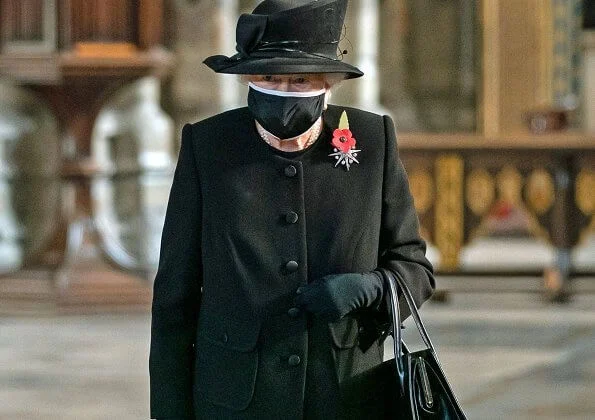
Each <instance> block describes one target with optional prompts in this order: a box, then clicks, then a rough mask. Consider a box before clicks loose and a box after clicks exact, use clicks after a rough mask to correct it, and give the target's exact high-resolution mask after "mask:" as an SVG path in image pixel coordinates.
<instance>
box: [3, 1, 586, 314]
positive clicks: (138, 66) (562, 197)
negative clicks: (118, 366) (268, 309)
mask: <svg viewBox="0 0 595 420" xmlns="http://www.w3.org/2000/svg"><path fill="white" fill-rule="evenodd" d="M256 3H257V2H256ZM587 3H588V2H586V3H585V4H587ZM254 4H255V2H254V1H250V0H219V1H215V0H212V1H188V0H186V1H182V0H178V1H162V0H151V1H149V0H144V1H140V2H131V1H126V0H109V1H99V0H97V1H74V0H73V1H63V0H26V1H20V0H19V1H17V0H3V1H2V2H1V5H2V32H1V33H2V38H1V44H0V48H1V50H0V51H1V55H0V74H1V75H2V79H0V80H1V83H2V89H1V93H0V102H1V103H2V107H1V108H0V109H1V110H0V151H1V153H0V162H1V168H2V169H1V172H0V208H1V209H2V212H1V213H0V232H1V235H0V272H2V273H3V274H2V275H3V277H2V279H1V280H0V299H1V300H6V301H11V300H14V299H16V300H17V301H18V304H19V306H20V305H21V304H23V302H27V303H31V304H32V305H37V302H38V301H39V300H42V301H43V300H44V299H46V301H45V303H46V304H49V305H50V306H51V305H54V304H56V305H57V307H60V306H61V305H62V306H68V305H77V304H79V305H80V304H83V305H85V304H90V303H93V304H95V303H97V304H100V303H101V302H102V301H105V303H109V304H116V305H119V304H121V303H122V304H126V305H130V304H139V305H141V306H146V304H147V302H148V301H149V300H150V290H148V287H147V286H148V285H149V284H150V281H151V278H152V276H153V274H154V271H155V269H156V266H157V260H158V254H159V240H160V234H161V227H162V223H163V218H164V213H165V208H166V204H167V196H168V192H169V186H170V182H171V177H172V173H173V168H174V166H175V161H176V156H177V147H178V142H179V133H180V127H181V126H182V125H183V124H184V123H185V122H189V121H190V122H191V121H196V120H198V119H200V118H203V117H205V116H208V115H212V114H214V113H217V112H219V111H221V110H224V109H229V108H231V107H236V106H243V105H244V103H245V99H244V97H245V89H246V88H245V86H244V85H242V84H241V83H240V82H239V81H238V79H237V78H236V77H234V76H221V75H216V74H214V73H212V72H210V71H209V69H208V68H206V66H204V65H203V64H202V63H201V61H202V60H203V58H204V57H206V56H208V55H210V54H214V53H216V52H222V51H223V52H227V53H232V52H233V50H234V46H235V33H234V31H233V30H230V29H229V28H233V27H234V25H235V21H236V19H237V17H238V16H239V14H241V13H245V12H249V11H250V10H251V9H252V8H253V7H254ZM586 8H587V7H585V9H586ZM583 13H584V11H583V2H582V1H579V0H515V1H510V0H484V1H481V2H477V1H474V0H451V1H434V0H417V1H407V0H393V1H377V0H358V1H352V2H351V5H350V9H349V14H348V16H347V19H346V31H345V34H344V38H343V39H342V41H341V45H340V47H341V49H344V50H346V52H347V54H345V59H346V60H348V61H350V62H352V63H354V64H356V65H358V66H359V67H360V68H362V69H363V71H364V72H365V73H366V77H364V78H362V79H359V80H356V81H350V82H348V83H344V84H342V85H340V86H339V87H338V88H337V89H336V90H335V92H334V93H333V98H332V101H334V102H336V103H342V104H347V105H354V106H358V107H361V108H364V109H368V110H372V111H375V112H379V113H387V114H390V115H392V116H393V117H394V118H395V121H396V125H397V129H398V132H399V147H400V150H401V157H402V159H403V161H404V163H405V166H406V169H407V171H408V174H409V177H410V183H411V187H412V191H413V193H414V196H415V204H416V208H417V210H418V213H419V216H420V221H421V224H422V232H423V236H424V237H425V239H426V240H427V241H428V244H429V255H430V257H431V260H432V262H433V263H434V264H435V266H436V267H437V269H438V271H439V272H441V273H470V274H476V273H503V274H507V273H519V272H520V273H532V274H538V275H542V276H543V280H544V285H545V286H546V291H547V292H551V293H552V297H553V298H558V297H561V296H562V295H563V294H566V292H567V289H568V287H567V285H568V284H569V283H568V281H567V280H568V279H570V278H572V277H574V276H577V275H581V274H582V273H592V272H593V270H594V269H595V258H593V256H594V255H595V236H594V227H595V225H594V223H595V222H594V220H593V212H594V211H595V205H594V201H593V191H594V190H595V188H594V172H593V168H594V165H595V163H594V158H593V146H594V137H593V132H594V131H595V111H594V109H595V104H594V101H593V97H594V95H593V93H594V90H593V89H594V86H595V67H594V64H593V60H595V59H594V58H593V54H595V53H594V51H593V42H594V38H593V32H592V31H590V30H589V29H586V28H583V26H586V24H585V25H583V20H584V19H583ZM585 22H587V21H586V20H585ZM519 250H522V251H523V252H521V253H519ZM139 279H140V280H142V281H141V282H139V281H137V280H139ZM149 288H150V287H149ZM28 295H29V296H28ZM102 295H103V296H102ZM29 298H30V299H29Z"/></svg>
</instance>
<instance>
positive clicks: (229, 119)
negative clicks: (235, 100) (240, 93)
mask: <svg viewBox="0 0 595 420" xmlns="http://www.w3.org/2000/svg"><path fill="white" fill-rule="evenodd" d="M251 121H252V117H251V115H250V111H249V110H248V108H247V107H243V108H236V109H231V110H229V111H224V112H221V113H220V114H216V115H213V116H211V117H207V118H205V119H203V120H200V121H197V122H195V123H192V124H190V126H191V127H192V132H193V134H194V137H195V138H196V137H198V138H201V137H203V138H208V137H212V136H213V135H224V134H228V133H229V132H231V131H234V130H238V129H240V128H242V127H243V126H246V125H248V124H250V123H251Z"/></svg>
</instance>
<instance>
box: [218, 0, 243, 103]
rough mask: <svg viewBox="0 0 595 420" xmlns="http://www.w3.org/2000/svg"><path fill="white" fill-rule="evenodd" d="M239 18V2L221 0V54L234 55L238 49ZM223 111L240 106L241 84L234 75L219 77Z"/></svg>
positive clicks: (219, 47)
mask: <svg viewBox="0 0 595 420" xmlns="http://www.w3.org/2000/svg"><path fill="white" fill-rule="evenodd" d="M238 17H239V2H238V0H219V25H218V28H217V30H218V40H219V42H218V45H217V47H218V49H219V51H220V52H219V54H224V55H233V54H234V52H235V48H236V31H235V27H236V23H237V21H238ZM219 83H220V86H221V88H220V90H219V92H220V95H221V96H220V103H221V107H220V108H221V110H228V109H232V108H236V107H238V106H239V105H240V102H241V97H240V86H241V85H240V83H238V77H237V76H236V75H233V74H221V75H219Z"/></svg>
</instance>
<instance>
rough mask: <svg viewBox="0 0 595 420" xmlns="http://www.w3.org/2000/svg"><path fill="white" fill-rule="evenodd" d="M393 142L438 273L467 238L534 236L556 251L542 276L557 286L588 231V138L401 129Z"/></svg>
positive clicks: (594, 174) (593, 188)
mask: <svg viewBox="0 0 595 420" xmlns="http://www.w3.org/2000/svg"><path fill="white" fill-rule="evenodd" d="M398 144H399V151H400V155H401V158H402V160H403V164H404V165H405V167H406V169H407V173H408V176H409V181H410V185H411V191H412V194H413V197H414V200H415V206H416V209H417V211H418V214H419V217H420V224H421V230H422V235H423V236H424V237H425V238H426V239H427V240H428V241H429V242H431V243H433V244H434V245H435V246H436V247H437V248H438V250H439V252H440V256H441V259H440V261H441V262H440V266H439V267H438V271H440V272H449V273H452V272H458V271H460V262H459V256H460V252H461V249H462V247H463V245H464V244H466V243H469V242H470V241H471V240H472V239H473V238H477V237H486V236H487V237H538V238H542V239H545V240H546V241H548V242H549V243H550V244H552V245H553V246H554V247H555V249H556V261H557V262H556V264H555V266H554V267H543V270H544V276H545V278H546V281H549V282H550V283H553V287H554V289H557V291H560V290H561V289H562V288H563V284H564V280H565V279H567V278H568V277H569V276H571V275H573V274H574V270H573V267H572V262H571V258H570V252H571V250H572V248H573V247H575V246H576V245H577V244H578V243H580V241H581V240H584V239H586V237H587V236H588V235H591V234H592V233H593V232H594V231H595V217H593V216H594V214H595V194H594V192H595V135H587V134H581V133H572V132H560V133H552V134H544V135H535V134H531V133H526V132H523V133H519V134H507V135H502V136H498V137H484V136H481V135H472V134H403V135H400V136H399V139H398ZM503 271H506V268H505V267H503ZM511 271H512V270H511ZM558 289H559V290H558Z"/></svg>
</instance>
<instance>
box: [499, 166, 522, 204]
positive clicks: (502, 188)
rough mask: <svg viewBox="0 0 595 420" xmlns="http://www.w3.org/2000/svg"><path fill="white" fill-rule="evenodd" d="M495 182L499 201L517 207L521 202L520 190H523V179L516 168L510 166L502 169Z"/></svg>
mask: <svg viewBox="0 0 595 420" xmlns="http://www.w3.org/2000/svg"><path fill="white" fill-rule="evenodd" d="M496 182H497V185H498V191H499V193H500V194H499V197H500V199H502V200H504V201H506V202H507V203H510V204H513V205H518V204H520V203H521V202H522V198H521V190H522V188H523V177H522V176H521V174H520V173H519V171H518V170H517V169H516V168H514V167H512V166H505V167H504V168H502V170H501V171H500V173H499V174H498V177H497V179H496Z"/></svg>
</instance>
